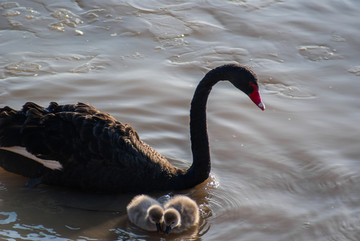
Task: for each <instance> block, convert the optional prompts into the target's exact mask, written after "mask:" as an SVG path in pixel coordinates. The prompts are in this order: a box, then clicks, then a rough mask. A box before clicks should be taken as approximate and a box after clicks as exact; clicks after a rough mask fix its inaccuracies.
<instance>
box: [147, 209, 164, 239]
mask: <svg viewBox="0 0 360 241" xmlns="http://www.w3.org/2000/svg"><path fill="white" fill-rule="evenodd" d="M147 212H148V214H147V215H148V216H149V220H150V222H151V223H153V224H155V225H156V229H157V231H158V232H161V231H162V230H161V223H162V222H163V220H164V219H163V218H164V209H163V208H162V207H161V206H159V205H152V206H151V207H150V208H149V209H148V211H147Z"/></svg>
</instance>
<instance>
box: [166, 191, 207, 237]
mask: <svg viewBox="0 0 360 241" xmlns="http://www.w3.org/2000/svg"><path fill="white" fill-rule="evenodd" d="M164 209H165V211H164V223H163V225H164V226H165V233H169V232H170V231H171V232H174V233H180V232H182V231H185V230H187V229H188V228H190V227H192V226H194V225H196V224H197V223H198V222H199V218H200V212H199V207H198V205H197V204H196V202H195V201H194V200H192V199H191V198H189V197H187V196H183V195H178V196H175V197H173V198H172V199H170V200H169V201H167V202H166V203H165V204H164Z"/></svg>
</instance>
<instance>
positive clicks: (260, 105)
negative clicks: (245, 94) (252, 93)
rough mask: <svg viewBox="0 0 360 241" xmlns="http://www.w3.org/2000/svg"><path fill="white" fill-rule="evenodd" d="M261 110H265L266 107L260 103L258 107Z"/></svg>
mask: <svg viewBox="0 0 360 241" xmlns="http://www.w3.org/2000/svg"><path fill="white" fill-rule="evenodd" d="M257 106H258V107H259V108H260V109H261V110H263V111H264V110H265V105H264V104H263V103H262V102H260V103H259V104H258V105H257Z"/></svg>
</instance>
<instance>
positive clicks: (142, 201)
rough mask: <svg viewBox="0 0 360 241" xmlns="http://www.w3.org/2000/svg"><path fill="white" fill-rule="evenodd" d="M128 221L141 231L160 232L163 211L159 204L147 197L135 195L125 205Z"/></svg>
mask: <svg viewBox="0 0 360 241" xmlns="http://www.w3.org/2000/svg"><path fill="white" fill-rule="evenodd" d="M126 211H127V214H128V217H129V220H130V221H131V222H132V223H133V224H135V225H136V226H138V227H139V228H141V229H144V230H147V231H158V232H160V231H161V223H162V222H163V216H164V209H163V208H162V206H161V204H160V203H159V202H158V201H156V200H155V199H154V198H152V197H149V196H148V195H137V196H135V197H134V198H133V199H132V200H131V202H130V203H129V204H128V205H127V207H126Z"/></svg>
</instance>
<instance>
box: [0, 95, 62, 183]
mask: <svg viewBox="0 0 360 241" xmlns="http://www.w3.org/2000/svg"><path fill="white" fill-rule="evenodd" d="M45 114H46V109H44V108H43V107H41V106H38V105H36V104H34V103H31V102H28V103H26V104H25V105H24V106H23V108H22V109H21V110H19V111H17V110H14V109H12V108H10V107H8V106H6V107H4V108H0V151H1V152H0V166H1V167H3V168H4V169H5V170H8V171H10V172H13V173H16V174H20V175H23V176H25V177H30V178H37V177H39V176H41V174H42V173H43V170H44V167H47V168H50V169H61V165H60V164H59V163H58V162H56V163H55V162H54V161H49V160H43V159H40V158H38V157H37V156H34V155H33V154H31V153H47V152H48V151H46V147H45V146H46V145H44V144H45V143H43V142H44V141H43V140H42V138H41V135H42V132H41V128H42V127H41V118H42V117H43V116H44V115H45ZM44 148H45V150H44ZM40 149H41V152H39V150H40ZM24 153H25V155H24ZM39 157H40V156H39Z"/></svg>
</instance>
